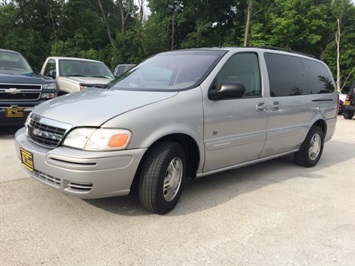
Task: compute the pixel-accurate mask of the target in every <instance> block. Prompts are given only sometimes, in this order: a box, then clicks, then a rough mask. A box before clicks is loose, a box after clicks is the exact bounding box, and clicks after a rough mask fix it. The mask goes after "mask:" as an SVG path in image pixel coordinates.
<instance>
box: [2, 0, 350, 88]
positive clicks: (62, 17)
mask: <svg viewBox="0 0 355 266" xmlns="http://www.w3.org/2000/svg"><path fill="white" fill-rule="evenodd" d="M249 1H251V0H150V1H149V2H148V0H137V1H135V2H134V1H133V0H11V1H10V0H0V47H1V48H6V49H12V50H17V51H20V52H22V53H23V54H24V55H25V57H26V58H27V59H28V60H29V61H30V63H31V64H32V65H34V66H35V67H37V68H40V67H41V65H42V63H43V62H44V60H45V58H46V57H47V56H49V55H61V56H75V57H85V58H91V59H98V60H101V61H104V62H105V63H106V64H107V65H108V66H109V67H110V68H111V69H114V67H115V66H116V65H117V64H119V63H138V62H140V61H142V60H144V59H145V58H147V57H149V56H151V55H153V54H155V53H158V52H161V51H166V50H170V49H181V48H190V47H216V46H218V47H220V46H242V45H243V42H244V34H245V25H246V18H247V6H248V2H249ZM144 2H146V4H148V6H149V13H150V14H149V16H147V9H141V8H140V7H139V6H138V3H141V4H142V3H144ZM252 4H253V5H252V7H253V8H252V14H251V27H250V36H249V42H248V46H259V45H274V46H279V47H283V48H287V49H292V50H297V51H300V52H304V53H308V54H312V55H314V56H316V57H318V58H320V59H322V60H324V61H325V62H326V63H327V64H328V65H329V66H330V68H331V70H332V72H333V75H334V77H336V42H335V33H336V31H337V19H340V25H341V42H340V66H341V75H342V77H343V79H342V83H343V84H342V85H350V83H351V81H352V80H355V59H354V55H355V45H354V44H355V6H354V4H353V3H352V2H351V1H350V0H252ZM142 11H143V12H144V13H145V14H146V16H142V15H143V14H142Z"/></svg>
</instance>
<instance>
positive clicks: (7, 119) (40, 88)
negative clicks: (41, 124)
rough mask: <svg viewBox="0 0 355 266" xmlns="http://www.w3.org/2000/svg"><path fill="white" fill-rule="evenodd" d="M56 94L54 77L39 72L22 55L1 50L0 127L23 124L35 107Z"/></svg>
mask: <svg viewBox="0 0 355 266" xmlns="http://www.w3.org/2000/svg"><path fill="white" fill-rule="evenodd" d="M56 95H57V89H56V84H55V81H54V80H53V79H52V78H49V77H44V76H42V75H40V74H38V73H36V71H34V70H33V69H32V68H31V66H30V64H29V63H28V62H27V61H26V59H25V58H24V57H23V55H22V54H21V53H19V52H16V51H12V50H5V49H0V126H5V125H6V126H8V125H21V124H23V123H24V122H25V120H26V117H27V116H28V114H29V113H30V112H31V111H32V109H33V107H34V106H35V105H37V104H40V103H42V102H44V101H46V100H49V99H52V98H54V97H56Z"/></svg>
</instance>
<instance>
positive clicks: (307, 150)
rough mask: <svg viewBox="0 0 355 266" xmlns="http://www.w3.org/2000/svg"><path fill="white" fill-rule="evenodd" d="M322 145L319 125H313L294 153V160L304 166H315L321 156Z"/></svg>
mask: <svg viewBox="0 0 355 266" xmlns="http://www.w3.org/2000/svg"><path fill="white" fill-rule="evenodd" d="M323 146H324V133H323V130H322V129H321V128H320V127H319V126H313V127H312V128H311V129H310V131H309V132H308V135H307V137H306V139H305V140H304V142H303V143H302V145H301V148H300V150H299V151H298V152H296V153H295V161H296V163H297V164H299V165H302V166H305V167H313V166H315V165H316V164H317V163H318V161H319V159H320V157H321V156H322V152H323Z"/></svg>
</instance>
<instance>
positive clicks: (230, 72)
mask: <svg viewBox="0 0 355 266" xmlns="http://www.w3.org/2000/svg"><path fill="white" fill-rule="evenodd" d="M222 83H242V84H243V85H244V86H245V89H246V90H245V94H244V96H246V97H247V96H260V95H261V86H260V72H259V62H258V57H257V55H256V54H254V53H240V54H235V55H233V56H232V57H231V58H230V59H229V60H228V61H227V62H226V63H225V65H224V66H223V67H222V69H221V71H220V72H219V73H218V75H217V77H216V80H215V81H214V84H213V87H215V86H217V88H220V86H221V85H222Z"/></svg>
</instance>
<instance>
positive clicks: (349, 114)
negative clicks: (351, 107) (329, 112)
mask: <svg viewBox="0 0 355 266" xmlns="http://www.w3.org/2000/svg"><path fill="white" fill-rule="evenodd" d="M343 116H344V118H345V119H352V118H353V116H354V111H343Z"/></svg>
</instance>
